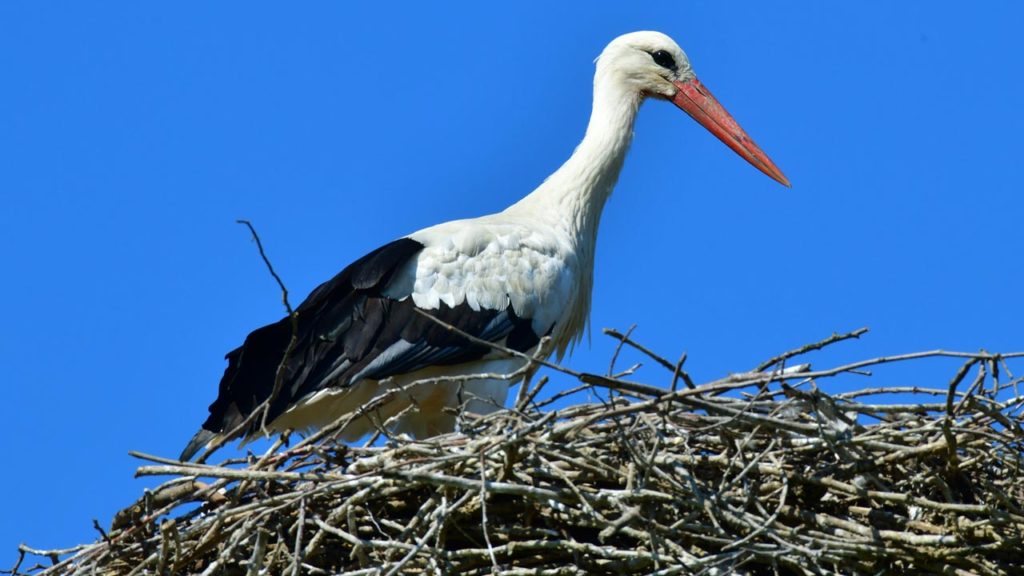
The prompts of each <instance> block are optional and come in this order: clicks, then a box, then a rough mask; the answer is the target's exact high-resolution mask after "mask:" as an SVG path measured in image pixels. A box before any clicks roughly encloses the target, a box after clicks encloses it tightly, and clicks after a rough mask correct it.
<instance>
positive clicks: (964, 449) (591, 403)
mask: <svg viewBox="0 0 1024 576" xmlns="http://www.w3.org/2000/svg"><path fill="white" fill-rule="evenodd" d="M862 332H863V331H857V332H854V333H851V334H846V335H842V336H833V337H832V338H829V339H827V340H825V341H823V342H819V343H816V344H812V345H809V346H805V347H803V348H801V349H799V350H794V351H791V352H788V353H786V354H783V355H780V356H778V357H776V358H773V359H771V360H769V361H767V362H765V363H764V364H762V365H761V366H759V367H757V369H755V370H754V371H751V372H743V373H739V374H733V375H731V376H729V377H726V378H723V379H721V380H717V381H714V382H710V383H706V384H703V385H700V386H697V385H694V384H693V383H692V381H691V380H690V379H689V377H688V376H687V375H686V372H685V371H684V370H683V369H682V364H681V362H680V363H678V364H676V363H672V362H668V361H666V360H665V359H663V358H660V357H658V356H656V355H654V354H653V353H650V352H649V351H647V350H646V349H645V348H643V347H642V346H640V345H638V344H636V343H634V342H633V341H632V340H630V339H629V337H628V335H622V334H618V333H615V332H611V334H612V335H613V336H614V337H616V338H617V339H618V340H619V342H620V344H622V345H626V346H630V347H634V348H636V349H637V350H639V351H640V352H641V353H644V354H647V355H648V356H650V358H652V359H654V360H655V361H656V362H657V363H658V364H661V365H663V366H664V367H665V368H666V369H667V372H668V373H669V374H670V375H671V378H667V377H666V380H668V381H669V383H667V384H665V385H664V387H654V386H650V385H644V384H639V383H636V382H634V381H631V380H629V375H630V374H629V373H623V374H619V375H613V376H597V375H593V374H583V373H578V372H574V371H572V370H569V369H566V368H556V370H558V371H556V372H554V377H555V378H556V379H563V380H571V381H578V382H580V383H581V384H582V385H581V388H586V391H585V392H583V393H582V394H583V396H584V398H585V399H587V400H588V401H586V402H583V403H578V404H574V405H569V406H568V407H561V408H558V409H555V408H554V407H555V406H560V405H563V404H565V400H564V399H563V400H562V401H561V402H554V403H552V402H551V401H547V402H538V401H537V400H536V398H538V397H540V395H538V392H539V390H540V388H541V387H543V386H544V383H545V382H546V379H544V378H542V379H540V380H539V381H538V382H536V383H534V384H533V385H532V386H531V387H526V386H524V387H523V390H522V391H521V392H520V393H519V397H518V401H517V403H516V407H515V408H512V409H507V410H502V411H500V412H496V413H494V414H491V415H488V416H486V417H474V416H472V415H463V417H462V418H461V430H460V431H459V432H457V433H452V434H447V435H444V436H440V437H436V438H432V439H429V440H427V441H413V440H409V439H404V438H383V439H378V441H377V442H375V443H368V444H367V445H364V446H362V447H353V446H346V445H344V444H340V443H338V442H335V441H334V440H332V431H333V430H337V428H338V426H339V425H340V424H343V423H336V424H335V426H334V427H333V429H332V428H328V429H326V430H324V431H322V432H321V433H319V434H317V435H315V436H314V437H311V438H307V439H305V440H303V441H302V442H300V443H298V444H296V445H294V446H291V447H286V446H284V440H283V439H281V440H279V441H278V442H277V443H276V444H275V445H274V446H273V447H272V448H271V449H270V450H269V451H268V452H266V453H265V454H263V455H260V456H256V455H251V456H250V457H249V458H247V459H242V460H237V459H236V460H228V461H225V462H223V463H221V464H220V465H207V464H195V463H180V462H177V461H174V460H166V459H160V458H156V457H148V456H142V455H139V456H140V457H143V458H146V459H149V460H150V462H149V463H148V464H147V465H145V466H143V467H141V468H139V470H138V475H162V476H169V477H171V479H170V480H168V481H167V482H166V483H164V484H163V485H161V486H159V487H158V488H155V489H153V490H147V491H146V492H145V495H144V496H143V497H142V498H141V499H139V500H138V501H137V502H136V503H135V504H134V505H133V506H132V507H129V508H128V509H126V510H124V511H122V512H121V513H120V514H118V515H117V517H116V518H115V519H114V521H113V525H112V528H111V529H110V530H109V531H103V530H102V529H101V528H100V526H99V525H98V524H97V526H96V527H97V529H98V530H99V531H100V538H98V539H97V541H96V542H94V543H92V544H87V545H82V546H77V547H75V548H70V549H65V550H35V549H32V548H29V547H27V546H22V547H21V555H20V558H19V560H18V564H17V565H16V566H15V567H14V569H13V570H12V571H11V572H12V573H14V574H184V573H202V574H249V575H257V574H347V575H356V574H366V575H370V574H389V575H390V574H466V575H473V574H506V575H518V574H521V575H531V576H542V575H552V576H553V575H575V574H651V573H654V574H666V575H667V574H732V573H737V574H822V573H828V574H832V573H842V574H878V573H883V574H884V573H897V572H908V573H933V574H940V573H941V574H1021V573H1024V543H1022V536H1024V510H1022V506H1024V504H1022V503H1024V481H1022V456H1024V452H1022V446H1024V445H1022V439H1024V414H1022V406H1024V397H1022V396H1021V395H1020V394H1019V393H1017V390H1016V389H1017V385H1018V383H1019V382H1020V380H1018V379H1015V378H1014V376H1013V374H1012V373H1010V372H1009V367H1008V365H1007V359H1008V358H1016V357H1020V356H1021V354H1004V355H998V354H988V353H977V354H974V353H951V352H942V351H933V352H925V353H919V354H908V355H904V356H897V357H888V358H875V359H872V360H866V361H863V362H857V363H853V364H848V365H846V366H839V367H836V368H831V369H827V370H819V371H813V370H811V369H810V367H809V366H808V365H798V364H795V363H794V359H795V358H796V357H798V356H800V355H801V354H803V353H806V352H808V351H810V350H814V349H817V348H821V347H823V346H825V345H828V344H832V343H834V342H837V341H839V340H843V339H846V338H851V337H856V336H859V335H860V334H861V333H862ZM934 356H952V357H958V358H961V361H962V362H963V365H962V366H960V368H959V369H958V370H955V372H954V369H952V368H951V370H950V372H951V374H950V375H949V377H950V378H951V379H950V380H946V379H945V377H943V381H942V382H935V383H934V384H933V387H879V388H867V389H862V390H859V391H855V392H847V393H843V394H826V393H825V392H823V391H822V390H821V389H820V388H819V385H820V381H821V380H823V379H826V378H832V377H840V378H845V379H848V380H849V379H859V380H860V381H861V382H863V381H864V378H863V374H864V371H865V369H866V368H868V367H870V366H872V365H875V364H881V363H885V362H891V361H903V362H915V361H919V360H920V359H921V358H926V357H934ZM787 365H788V366H789V367H788V368H786V366H787ZM609 372H610V373H611V370H610V371H609ZM627 372H628V371H627ZM828 385H829V387H832V382H828ZM843 388H844V389H850V388H851V386H849V385H844V386H843ZM576 397H577V398H578V397H579V396H576ZM385 401H386V399H385ZM378 405H379V404H378ZM375 407H376V406H368V407H366V408H367V409H366V410H365V412H366V413H367V414H369V415H370V416H371V417H372V415H373V413H374V408H375ZM33 563H35V566H29V564H33Z"/></svg>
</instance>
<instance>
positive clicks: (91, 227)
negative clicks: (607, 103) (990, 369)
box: [0, 1, 1024, 568]
mask: <svg viewBox="0 0 1024 576" xmlns="http://www.w3.org/2000/svg"><path fill="white" fill-rule="evenodd" d="M380 6H381V7H380V8H377V7H371V4H370V3H364V4H362V5H359V6H356V5H354V4H353V3H340V2H332V3H303V4H301V5H300V6H296V5H289V6H288V7H287V8H286V7H284V6H283V5H270V4H263V3H254V2H245V3H241V2H238V3H220V4H219V5H218V6H209V5H208V4H205V3H202V4H201V3H196V4H193V5H191V6H182V5H180V4H175V5H173V6H170V5H165V6H158V5H156V4H155V3H138V2H122V3H114V2H107V3H102V5H99V4H93V5H89V6H86V5H85V4H84V3H70V2H67V3H59V2H28V1H25V2H4V3H0V78H2V87H0V194H2V205H0V265H2V268H0V269H2V271H3V272H2V279H0V302H2V303H3V307H4V324H3V329H2V330H0V365H2V367H3V369H2V376H0V378H2V382H3V400H2V401H0V419H2V422H3V426H4V428H5V430H4V432H3V433H2V434H0V449H2V452H3V454H4V455H5V460H6V462H7V463H6V465H5V471H4V474H3V475H2V478H3V480H2V481H0V482H2V485H0V522H2V526H0V566H2V567H4V568H8V567H10V565H12V564H13V563H14V560H15V559H16V551H15V547H16V546H17V543H18V542H20V541H25V542H27V543H29V544H30V545H33V546H37V547H61V546H69V545H72V544H75V543H78V542H82V541H90V540H92V539H93V538H94V537H95V533H94V531H93V530H92V528H91V519H92V518H98V519H100V521H101V523H103V524H106V523H107V522H108V521H109V519H110V518H111V517H112V515H113V513H114V512H115V511H116V510H118V509H120V508H121V507H123V506H125V505H127V504H129V503H131V502H132V501H133V500H134V498H135V497H136V496H138V495H139V494H140V493H141V490H142V488H143V487H144V486H146V485H150V484H151V481H144V480H135V479H133V478H132V473H133V470H134V468H135V467H136V465H137V464H138V462H137V461H134V460H132V459H131V458H129V457H128V456H127V454H126V453H127V451H128V450H130V449H135V450H140V451H144V452H149V453H154V454H160V455H164V456H174V455H176V454H177V453H178V452H179V450H180V449H181V447H182V446H183V444H184V443H185V442H186V441H187V440H188V438H189V437H190V436H191V435H192V433H193V432H194V431H195V429H196V427H197V426H198V425H199V424H200V423H201V422H202V420H203V419H204V417H205V414H206V406H207V404H209V402H210V401H211V400H212V399H213V397H214V394H215V391H216V385H217V381H218V379H219V377H220V374H221V371H222V370H223V368H224V361H223V359H222V356H223V354H224V353H225V352H226V351H227V350H229V349H231V348H233V347H234V346H236V345H237V344H238V343H239V342H240V341H241V339H242V338H243V337H244V336H245V334H247V333H248V331H249V330H251V329H253V328H255V327H257V326H260V325H262V324H264V323H267V322H269V321H272V320H275V319H277V318H278V317H279V316H280V315H281V314H282V308H281V305H280V302H279V294H278V291H277V288H276V287H275V285H274V283H273V281H272V279H271V278H270V277H269V275H268V274H267V273H266V271H265V269H264V267H263V264H262V263H261V262H260V260H259V257H258V255H257V252H256V249H255V246H254V245H253V244H252V243H251V242H250V240H249V235H248V233H247V232H246V230H245V229H244V228H242V227H240V226H238V225H236V224H235V223H234V221H235V219H236V218H248V219H251V220H252V221H253V222H254V223H255V224H256V226H257V227H258V229H259V232H260V234H261V236H262V238H263V240H264V242H265V243H266V245H267V249H268V251H269V254H270V256H271V258H272V259H273V261H274V263H275V265H276V266H277V269H278V271H279V272H280V273H281V275H282V276H283V278H284V279H285V281H286V282H287V284H288V286H289V287H290V288H291V289H292V292H293V294H294V295H295V300H294V301H295V302H297V301H299V300H300V299H301V298H302V297H303V296H304V295H305V294H306V293H308V291H309V290H310V289H312V288H313V287H314V286H315V285H316V284H317V283H319V282H320V281H323V280H325V279H327V278H328V277H330V276H331V275H333V274H334V273H335V272H336V271H337V270H339V269H340V268H341V267H342V266H344V265H345V264H347V263H348V262H350V261H351V260H353V259H355V258H357V257H359V256H361V255H362V254H363V253H365V252H367V251H368V250H370V249H372V248H374V247H376V246H378V245H379V244H381V243H383V242H386V241H388V240H391V239H393V238H396V237H399V236H402V235H404V234H407V233H409V232H411V231H414V230H416V229H419V228H422V227H425V226H428V225H431V224H434V223H437V222H440V221H443V220H449V219H454V218H462V217H470V216H475V215H480V214H484V213H489V212H494V211H497V210H500V209H502V208H503V207H505V206H506V205H508V204H510V203H511V202H513V201H514V200H516V199H518V198H519V197H520V196H522V195H524V194H526V193H527V192H529V191H530V190H532V189H533V187H534V186H535V185H537V184H538V183H539V182H540V181H541V180H542V179H543V178H544V177H545V176H546V175H547V174H548V173H550V172H551V171H552V170H554V169H555V168H556V167H557V166H558V165H559V164H560V163H561V162H562V161H563V160H564V159H565V158H566V157H568V155H569V154H570V152H571V151H572V149H573V147H574V146H575V144H576V143H577V142H578V140H579V138H580V137H581V136H582V134H583V130H584V127H585V126H586V122H587V118H588V114H589V105H590V95H591V93H590V86H591V84H590V83H591V75H592V73H593V65H592V61H593V59H594V57H595V56H597V54H598V53H599V52H600V51H601V49H602V48H603V46H604V45H605V44H606V43H607V42H608V41H610V40H611V39H612V38H613V37H615V36H617V35H618V34H620V33H624V32H629V31H633V30H638V29H657V30H661V31H663V32H666V33H668V34H669V35H671V36H673V37H674V38H675V39H676V40H677V41H678V42H679V43H680V45H681V46H682V47H683V48H684V50H686V51H687V53H688V54H689V56H690V58H691V60H692V62H693V63H694V66H695V70H696V72H697V74H698V75H699V77H700V78H701V79H702V81H703V82H704V83H705V84H706V85H707V86H708V87H709V88H710V89H711V90H713V91H714V93H715V94H716V96H718V98H719V99H720V100H721V101H722V102H723V104H725V106H726V107H727V108H728V109H729V110H730V111H731V112H732V113H733V115H734V116H735V117H736V118H737V119H738V120H739V121H740V123H741V124H742V125H743V126H744V127H745V128H746V130H747V131H748V132H749V133H750V134H751V135H752V136H753V138H754V139H755V140H757V141H758V143H759V144H761V146H762V147H763V148H764V149H765V150H766V151H767V152H768V154H769V155H770V156H771V157H772V158H773V159H774V160H775V162H776V163H777V164H778V165H779V166H780V167H781V168H782V169H783V171H785V173H786V174H787V175H788V176H789V178H790V179H791V180H792V182H793V189H792V190H786V189H784V188H782V187H781V186H779V185H778V184H776V183H774V182H772V181H771V180H769V179H768V178H766V177H764V176H763V175H761V174H760V173H758V172H757V171H755V170H754V169H753V168H751V167H750V166H748V165H746V164H745V163H744V162H743V161H742V160H740V159H739V158H738V157H737V156H735V155H734V154H733V153H732V152H730V151H729V150H728V149H727V148H726V147H724V146H723V145H722V144H721V143H719V142H718V141H717V140H715V139H714V138H713V137H711V136H710V135H709V134H707V133H706V132H705V131H704V130H702V129H701V128H700V127H699V126H698V125H696V124H695V123H694V122H692V121H691V120H690V119H689V118H688V117H686V115H685V114H682V113H681V112H679V111H678V110H677V109H675V108H674V107H672V106H671V105H667V104H665V103H662V102H649V103H648V104H646V105H645V106H644V108H643V110H642V111H641V114H640V118H639V121H638V123H637V126H636V139H635V143H634V146H633V150H632V153H631V155H630V158H629V159H628V161H627V163H626V167H625V170H624V171H623V174H622V178H621V180H620V183H619V186H618V188H617V190H616V193H615V195H614V196H613V197H612V200H611V202H610V203H609V205H608V207H607V209H606V214H605V217H604V220H603V228H602V230H601V235H600V244H599V248H598V254H599V257H598V265H597V272H596V278H595V280H596V288H595V292H594V306H593V314H592V324H593V334H594V335H593V340H592V344H590V345H586V344H585V345H584V346H582V348H581V349H578V350H577V352H576V354H575V355H574V356H573V357H572V358H571V360H570V361H569V364H570V365H571V366H572V367H574V368H576V369H581V370H583V369H586V370H595V371H602V372H603V371H604V370H605V368H606V366H607V362H608V358H609V357H610V355H611V351H612V348H613V342H612V341H610V340H609V339H608V338H606V337H604V336H601V334H600V329H601V328H602V327H616V328H619V329H626V328H628V327H629V326H630V325H631V324H633V323H636V324H638V328H637V330H636V332H635V335H636V337H637V338H638V339H639V340H641V341H643V342H645V343H646V344H648V345H649V346H651V347H652V348H654V349H656V350H658V351H660V352H662V353H663V354H665V355H666V356H669V357H671V358H675V357H676V356H678V354H679V353H680V352H682V351H683V350H687V351H688V352H689V355H690V360H689V362H688V367H689V369H690V370H691V372H692V373H693V375H694V377H695V379H697V380H698V381H703V380H708V379H712V378H715V377H718V376H722V375H724V374H726V373H728V372H730V371H739V370H744V369H748V368H750V367H752V366H754V365H755V364H757V363H758V362H759V361H760V360H762V359H764V358H767V357H769V356H772V355H773V354H775V353H777V352H780V351H782V350H785V349H787V348H791V347H795V346H798V345H800V344H802V343H805V342H808V341H811V340H816V339H818V338H820V337H823V336H826V335H828V334H830V333H831V332H833V331H844V330H850V329H853V328H856V327H859V326H862V325H866V326H870V327H871V328H872V332H871V333H870V334H869V335H868V336H866V337H865V338H864V339H862V340H861V341H859V342H855V343H846V344H842V345H840V346H839V347H837V349H836V350H835V351H833V352H830V353H826V354H818V355H817V356H815V357H814V359H815V361H816V362H820V364H819V366H822V367H824V366H825V365H828V364H829V363H832V362H833V361H835V360H838V359H845V360H853V359H861V358H867V357H871V356H875V355H879V354H883V353H898V352H909V351H914V350H921V349H929V348H939V347H942V348H949V349H965V350H977V349H979V348H982V347H985V348H987V349H989V350H997V351H1010V350H1013V349H1021V348H1024V338H1022V335H1021V332H1020V326H1021V311H1022V309H1021V298H1020V290H1021V280H1022V279H1024V270H1022V265H1021V258H1020V255H1021V231H1020V224H1021V214H1022V213H1024V194H1022V190H1024V168H1022V167H1024V161H1022V160H1021V153H1022V149H1021V148H1022V147H1021V145H1020V142H1021V140H1020V139H1021V136H1020V134H1021V130H1022V128H1024V121H1022V115H1021V94H1024V80H1022V78H1024V76H1022V74H1021V61H1022V56H1024V50H1022V48H1021V40H1020V28H1021V25H1022V24H1024V11H1022V8H1021V7H1020V6H1021V5H1020V4H1019V3H1014V2H988V3H984V4H983V6H984V7H983V8H979V7H969V6H971V5H968V4H964V3H963V2H935V1H931V2H923V1H921V2H902V3H893V2H856V3H845V4H842V5H839V4H838V3H807V2H781V3H765V2H730V3H724V2H710V1H707V2H686V3H681V2H653V1H648V2H643V3H620V4H618V5H615V6H612V5H597V4H594V3H592V2H578V3H565V4H559V5H554V6H552V5H551V4H550V3H547V2H544V3H515V5H507V6H504V7H495V6H492V5H491V3H474V4H466V5H461V6H454V5H452V6H450V7H447V6H446V7H441V6H435V5H433V4H425V5H402V4H395V3H386V4H380ZM973 6H982V5H973ZM629 361H631V360H629ZM952 369H953V368H952V365H951V364H949V363H941V362H932V363H923V364H922V367H920V368H917V369H914V370H902V371H901V370H899V369H894V370H890V371H888V372H884V371H883V372H882V373H881V374H879V375H878V377H876V379H875V380H874V383H875V384H919V385H937V384H944V383H945V382H946V381H947V379H948V377H949V375H950V373H951V372H952ZM659 370H660V369H658V368H657V367H653V366H652V367H646V368H644V369H642V370H641V372H640V374H639V375H638V376H637V378H639V379H646V380H647V381H649V382H652V383H656V384H662V383H664V381H665V376H666V375H665V374H664V373H663V372H661V371H659ZM865 382H870V381H854V382H848V383H847V384H849V385H856V384H864V383H865ZM558 385H560V386H564V385H566V382H564V381H561V382H559V383H558ZM822 385H823V386H825V387H826V388H827V389H836V387H841V385H842V383H836V384H833V383H830V382H827V381H826V382H823V383H822Z"/></svg>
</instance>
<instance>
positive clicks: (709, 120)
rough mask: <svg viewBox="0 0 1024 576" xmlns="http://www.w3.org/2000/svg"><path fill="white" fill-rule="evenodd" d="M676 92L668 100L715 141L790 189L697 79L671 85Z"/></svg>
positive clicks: (781, 175)
mask: <svg viewBox="0 0 1024 576" xmlns="http://www.w3.org/2000/svg"><path fill="white" fill-rule="evenodd" d="M673 84H675V85H676V88H679V92H678V93H676V97H675V98H673V99H672V103H673V104H675V105H676V106H678V107H680V108H681V109H682V110H683V111H685V112H686V113H687V114H689V115H690V116H691V117H692V118H693V119H694V120H696V121H697V122H700V125H701V126H703V127H705V128H707V129H708V131H710V132H711V133H712V134H714V135H715V136H717V137H718V139H719V140H721V141H722V142H725V144H726V146H728V147H729V148H732V149H733V150H734V151H735V152H736V153H737V154H739V155H740V156H742V157H743V158H745V159H746V161H747V162H750V163H751V164H753V165H754V167H755V168H757V169H758V170H760V171H761V172H764V173H765V174H767V175H768V176H769V177H771V179H772V180H775V181H776V182H778V183H779V184H782V185H783V186H786V187H787V188H788V187H790V184H789V179H787V178H786V177H785V176H784V175H783V174H782V170H779V167H778V166H776V165H775V163H774V162H772V161H771V158H768V155H767V154H765V153H764V152H763V151H762V150H761V149H760V148H758V147H757V144H754V141H753V140H752V139H751V138H750V136H747V133H746V132H744V131H743V128H740V125H739V124H737V123H736V120H734V119H733V117H732V115H730V114H729V113H728V112H726V111H725V108H723V107H722V105H721V104H719V103H718V100H717V99H715V97H714V96H712V95H711V92H710V91H708V89H707V88H705V87H704V85H703V84H701V83H700V80H697V79H696V78H693V79H692V80H686V81H681V82H673Z"/></svg>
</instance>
